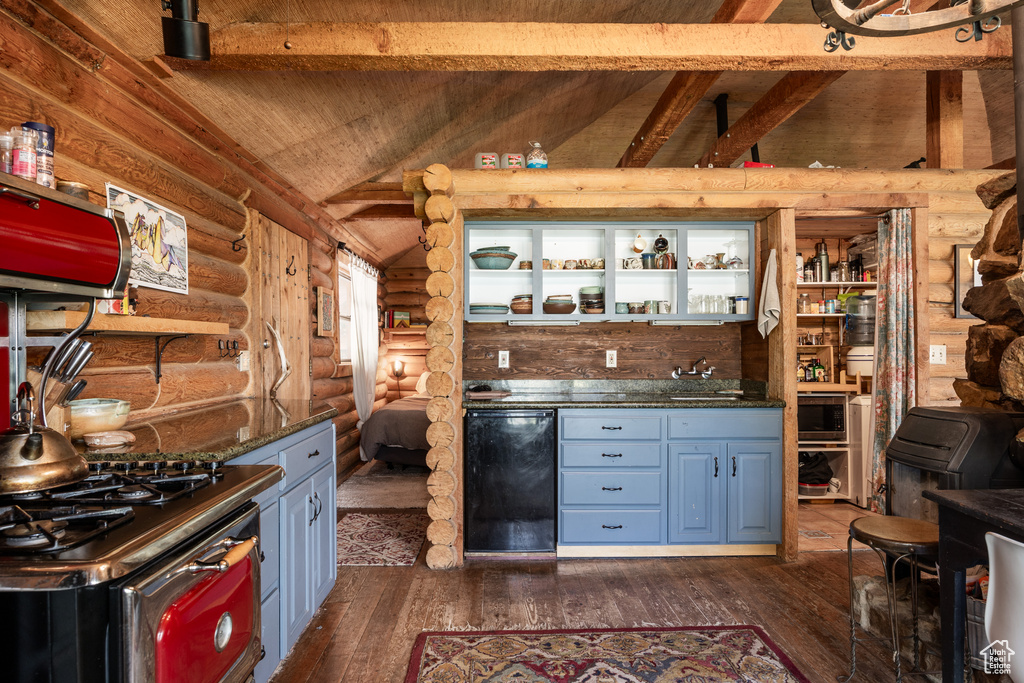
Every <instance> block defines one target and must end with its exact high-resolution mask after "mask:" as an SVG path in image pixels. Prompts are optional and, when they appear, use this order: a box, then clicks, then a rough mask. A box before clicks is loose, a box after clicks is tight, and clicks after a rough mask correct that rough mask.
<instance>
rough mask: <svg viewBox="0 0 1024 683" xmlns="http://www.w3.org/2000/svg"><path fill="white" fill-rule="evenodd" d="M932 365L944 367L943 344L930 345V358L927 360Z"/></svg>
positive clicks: (944, 349)
mask: <svg viewBox="0 0 1024 683" xmlns="http://www.w3.org/2000/svg"><path fill="white" fill-rule="evenodd" d="M929 360H930V361H931V364H932V365H945V364H946V345H945V344H932V345H931V357H930V358H929Z"/></svg>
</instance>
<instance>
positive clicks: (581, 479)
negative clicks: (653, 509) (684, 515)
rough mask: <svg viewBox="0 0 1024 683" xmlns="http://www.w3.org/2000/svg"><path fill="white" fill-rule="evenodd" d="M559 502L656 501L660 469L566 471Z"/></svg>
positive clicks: (639, 503) (564, 503) (623, 502)
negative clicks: (643, 470)
mask: <svg viewBox="0 0 1024 683" xmlns="http://www.w3.org/2000/svg"><path fill="white" fill-rule="evenodd" d="M561 502H562V504H563V505H660V504H661V473H660V472H622V471H618V470H615V471H612V472H567V473H564V474H562V501H561Z"/></svg>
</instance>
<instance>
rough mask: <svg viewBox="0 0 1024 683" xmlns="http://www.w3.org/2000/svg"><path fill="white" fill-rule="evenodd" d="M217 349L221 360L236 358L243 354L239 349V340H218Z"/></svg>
mask: <svg viewBox="0 0 1024 683" xmlns="http://www.w3.org/2000/svg"><path fill="white" fill-rule="evenodd" d="M217 349H218V351H220V357H221V358H235V357H237V356H238V354H240V353H241V350H239V348H238V340H237V339H235V340H234V341H231V340H224V339H218V340H217Z"/></svg>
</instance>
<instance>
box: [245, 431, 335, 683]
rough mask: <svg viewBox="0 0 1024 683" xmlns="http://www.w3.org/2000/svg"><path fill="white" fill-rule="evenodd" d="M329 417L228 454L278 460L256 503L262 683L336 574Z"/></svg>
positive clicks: (262, 460) (256, 461) (255, 460)
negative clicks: (277, 475) (278, 475)
mask: <svg viewBox="0 0 1024 683" xmlns="http://www.w3.org/2000/svg"><path fill="white" fill-rule="evenodd" d="M334 443H335V440H334V424H333V423H332V422H331V421H330V420H327V421H324V422H321V423H319V424H316V425H313V426H311V427H307V428H306V429H303V430H302V431H299V432H296V433H295V434H290V435H288V436H286V437H284V438H282V439H279V440H277V441H274V442H272V443H269V444H267V445H265V446H263V447H261V448H258V449H256V450H254V451H250V452H249V453H245V454H243V455H241V456H239V457H237V458H235V459H233V460H232V461H231V463H232V464H235V465H251V464H270V465H281V466H282V467H284V469H285V476H284V478H283V479H282V480H281V482H280V484H279V485H278V486H276V487H272V488H270V489H269V490H267V491H264V492H263V493H261V494H260V495H259V496H257V497H256V498H255V499H254V500H255V501H256V502H257V503H258V504H259V506H260V551H261V553H262V562H261V565H260V570H261V571H260V590H261V605H262V606H261V610H260V616H261V620H262V633H263V648H264V653H265V656H264V658H263V660H262V661H261V662H260V663H259V665H258V666H257V667H256V683H266V681H268V680H269V679H270V677H271V676H272V675H273V673H274V670H275V669H276V668H277V665H278V664H279V663H280V661H281V660H282V659H283V658H284V657H285V656H287V654H288V651H289V650H290V649H291V648H292V646H293V645H294V644H295V641H296V640H298V637H299V635H301V634H302V631H303V630H304V629H305V628H306V626H307V625H308V623H309V621H310V619H312V617H313V613H314V612H315V611H316V609H317V608H318V607H319V606H320V605H321V604H322V603H323V600H324V599H325V598H326V597H327V594H328V593H329V592H330V590H331V588H332V587H333V585H334V581H335V579H336V578H337V572H338V567H337V558H336V554H337V550H336V548H337V543H336V541H335V533H336V532H335V530H336V522H335V519H336V516H337V514H336V512H335V507H336V506H335V495H336V493H335V487H336V475H335V452H334Z"/></svg>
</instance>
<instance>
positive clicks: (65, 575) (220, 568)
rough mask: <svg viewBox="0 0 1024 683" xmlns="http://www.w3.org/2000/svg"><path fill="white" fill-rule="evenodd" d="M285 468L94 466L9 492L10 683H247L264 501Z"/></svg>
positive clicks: (1, 567)
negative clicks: (50, 483) (262, 495)
mask: <svg viewBox="0 0 1024 683" xmlns="http://www.w3.org/2000/svg"><path fill="white" fill-rule="evenodd" d="M282 474H283V470H281V468H279V467H276V466H251V465H224V466H221V465H220V463H191V462H186V463H173V464H168V463H117V464H106V463H104V464H99V465H97V464H95V463H94V464H92V465H91V466H90V473H89V476H87V477H86V478H85V479H83V480H81V481H79V482H77V483H75V484H70V485H67V486H62V487H58V488H53V489H46V490H42V491H32V492H26V493H18V494H12V495H6V496H0V614H2V615H3V619H2V620H0V661H2V662H3V665H2V666H3V669H4V673H3V676H2V678H3V679H4V680H12V681H19V682H21V681H32V682H35V681H45V682H47V683H50V682H52V683H73V682H74V683H93V682H97V683H98V682H103V683H113V682H115V681H132V682H135V681H139V682H141V681H154V682H159V683H172V682H173V683H180V682H182V681H189V682H190V683H192V682H195V683H203V682H205V681H245V680H247V679H248V678H249V677H250V676H251V674H252V671H253V668H254V667H255V665H256V663H257V662H258V661H259V659H260V653H261V649H262V648H261V643H260V603H259V600H260V571H259V565H260V556H259V545H258V537H259V508H258V507H257V505H256V504H255V503H253V502H252V498H253V496H254V495H256V494H257V493H259V492H261V491H263V490H265V489H267V488H269V487H270V486H272V485H273V484H274V483H275V482H277V481H280V479H281V477H282Z"/></svg>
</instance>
